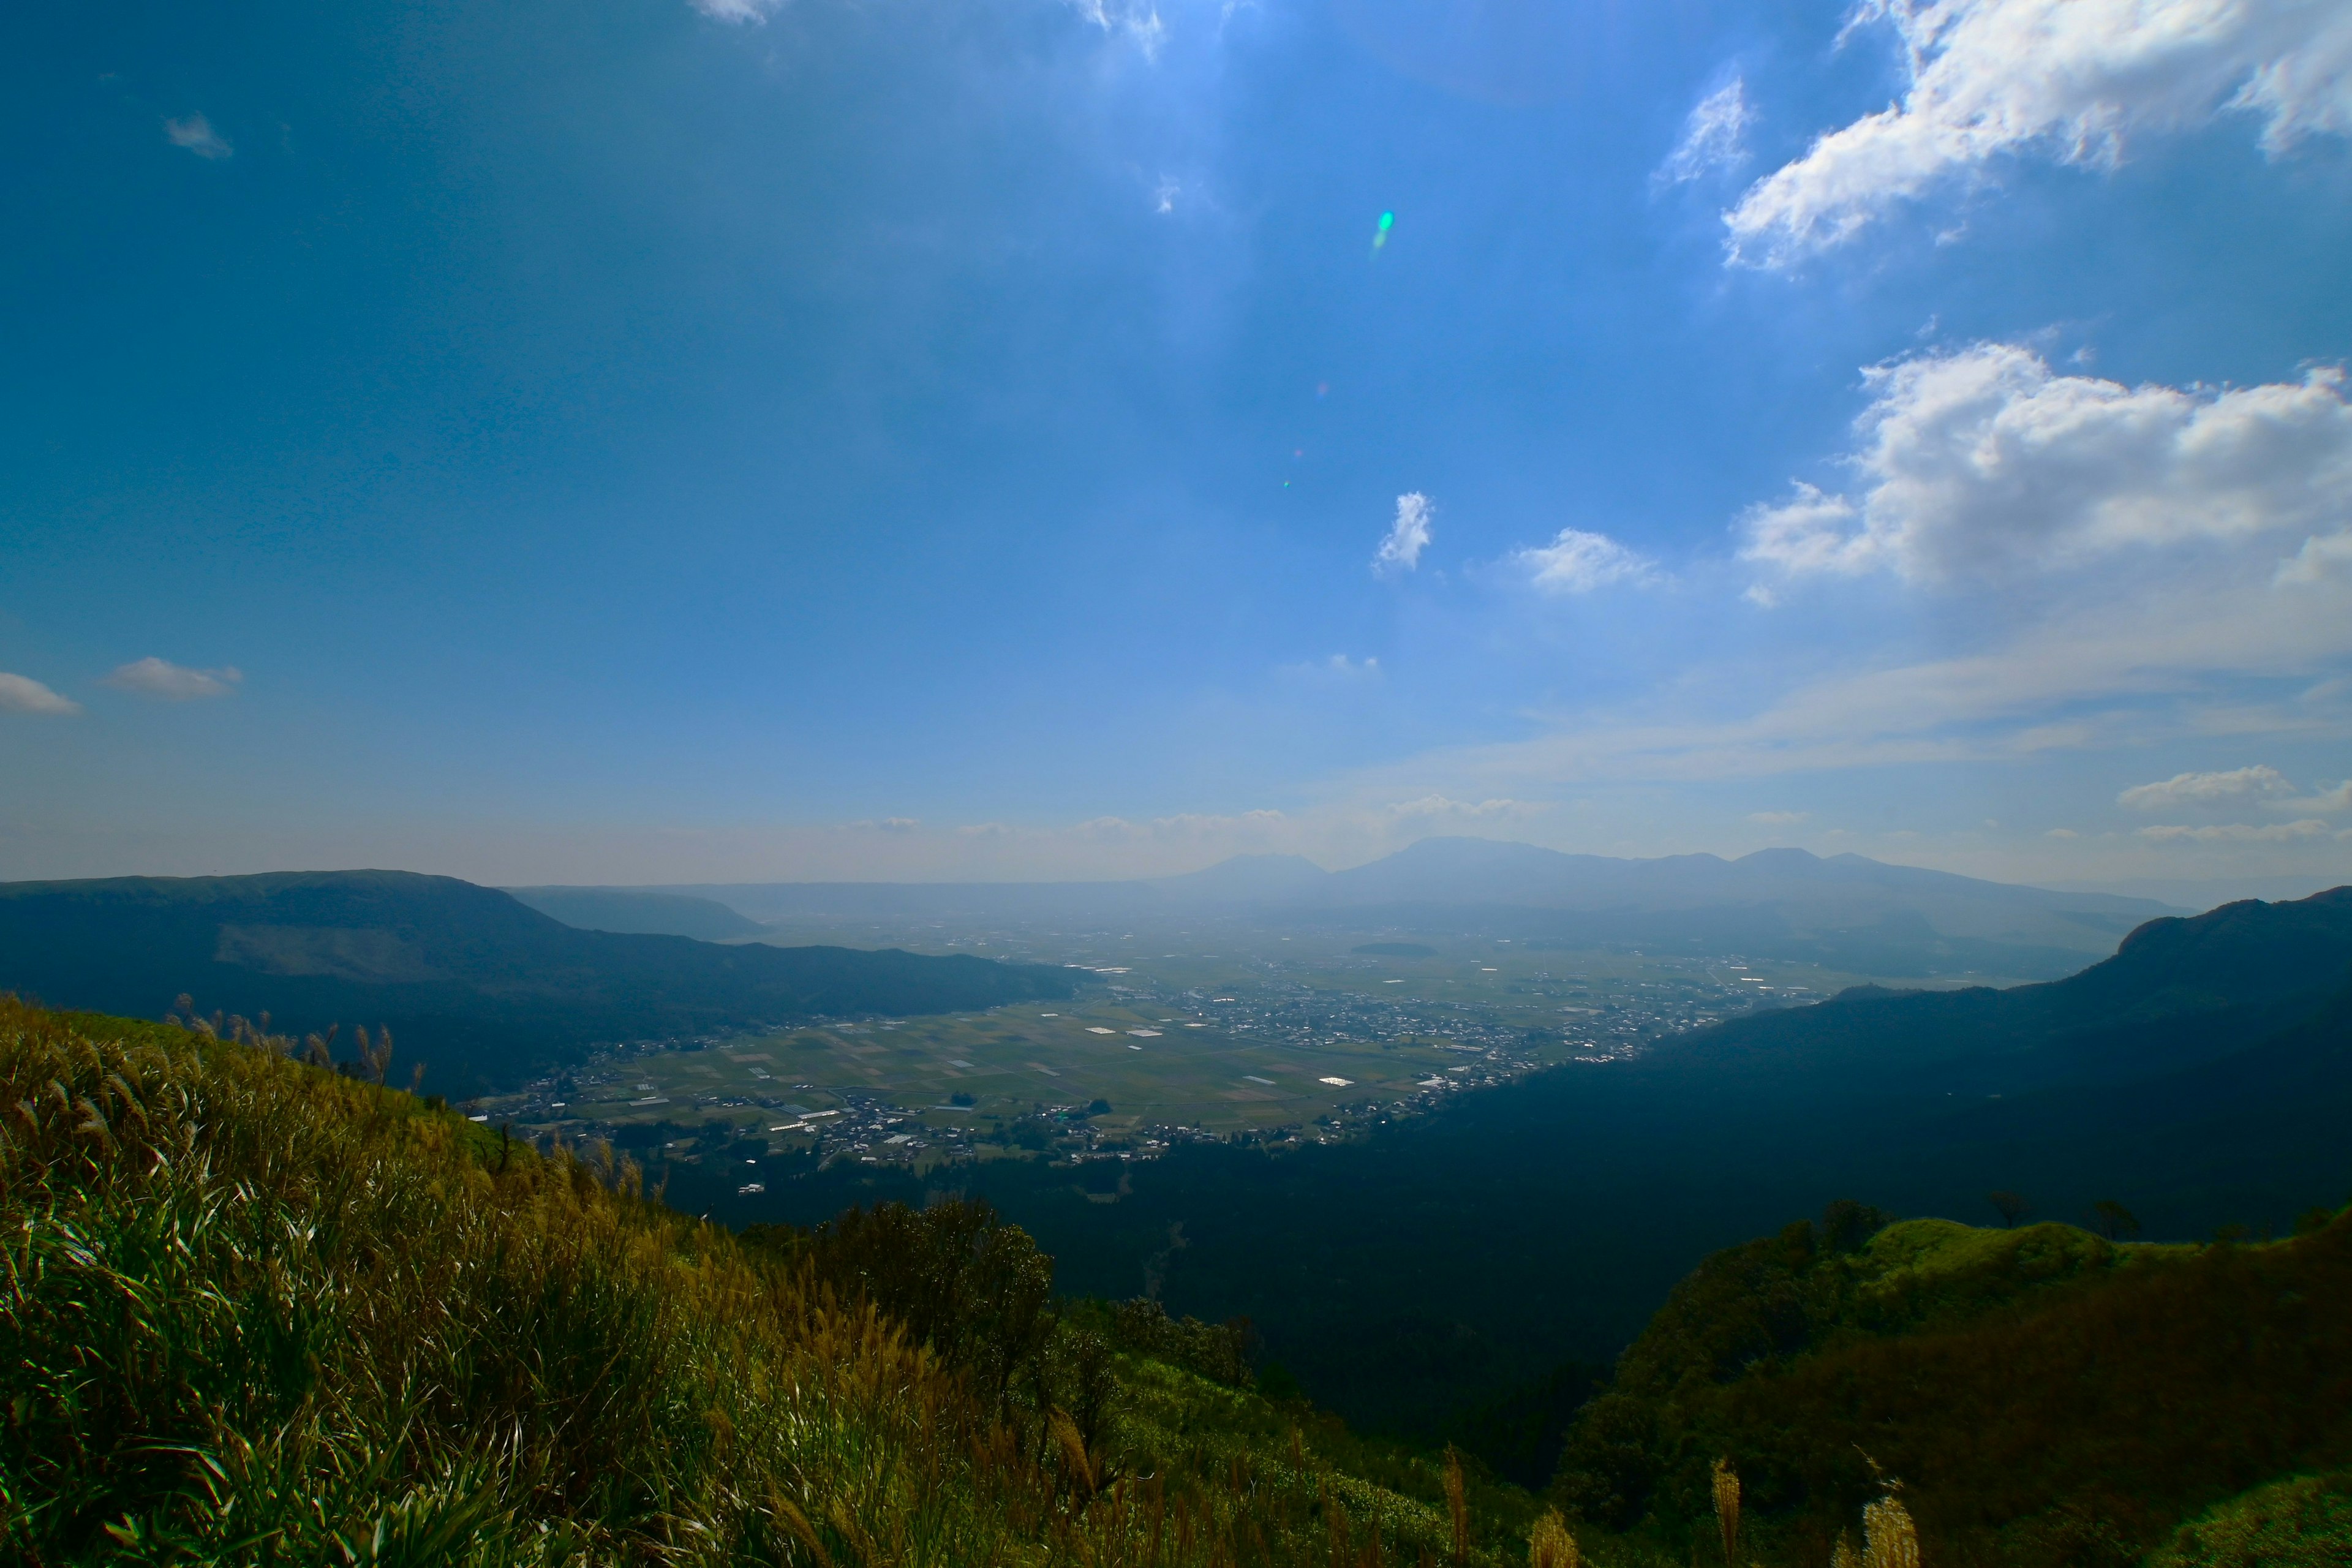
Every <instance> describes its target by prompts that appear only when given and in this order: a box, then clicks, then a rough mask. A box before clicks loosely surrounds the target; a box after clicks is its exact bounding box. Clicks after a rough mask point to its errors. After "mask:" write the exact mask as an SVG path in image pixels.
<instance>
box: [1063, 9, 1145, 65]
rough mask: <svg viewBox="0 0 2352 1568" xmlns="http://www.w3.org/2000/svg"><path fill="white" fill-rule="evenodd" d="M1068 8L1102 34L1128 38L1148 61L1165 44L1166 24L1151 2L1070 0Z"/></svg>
mask: <svg viewBox="0 0 2352 1568" xmlns="http://www.w3.org/2000/svg"><path fill="white" fill-rule="evenodd" d="M1069 5H1070V8H1071V9H1072V10H1074V11H1076V13H1077V14H1078V15H1079V16H1084V17H1085V18H1086V19H1087V21H1089V22H1092V23H1093V24H1094V25H1095V26H1097V27H1100V28H1101V29H1102V30H1103V31H1104V32H1106V33H1109V34H1112V35H1114V36H1116V37H1123V38H1125V39H1127V40H1128V41H1129V43H1131V44H1133V45H1134V46H1135V47H1137V48H1138V49H1139V50H1141V51H1142V53H1143V55H1144V58H1147V59H1149V58H1154V57H1156V56H1158V54H1159V53H1160V46H1161V45H1162V44H1164V43H1166V42H1167V41H1168V24H1167V23H1166V22H1164V21H1162V20H1161V19H1160V7H1159V6H1158V5H1156V4H1154V0H1069Z"/></svg>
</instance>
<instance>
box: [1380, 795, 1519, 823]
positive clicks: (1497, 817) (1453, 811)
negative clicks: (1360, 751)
mask: <svg viewBox="0 0 2352 1568" xmlns="http://www.w3.org/2000/svg"><path fill="white" fill-rule="evenodd" d="M1546 809H1547V807H1546V805H1545V804H1544V803H1542V802H1539V801H1525V800H1504V799H1496V800H1475V801H1474V800H1454V799H1452V798H1450V797H1448V796H1446V795H1423V796H1422V797H1421V798H1420V799H1418V800H1400V801H1396V802H1394V803H1392V804H1391V805H1389V807H1388V808H1387V815H1388V816H1390V817H1391V819H1393V820H1395V821H1397V822H1399V823H1415V824H1420V823H1433V822H1434V823H1449V822H1450V823H1500V822H1524V821H1525V820H1527V819H1528V817H1530V816H1536V815H1538V813H1540V812H1542V811H1544V810H1546Z"/></svg>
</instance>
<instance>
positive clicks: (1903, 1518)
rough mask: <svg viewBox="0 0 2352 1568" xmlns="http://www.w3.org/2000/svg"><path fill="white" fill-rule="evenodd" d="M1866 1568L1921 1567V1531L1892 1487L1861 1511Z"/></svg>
mask: <svg viewBox="0 0 2352 1568" xmlns="http://www.w3.org/2000/svg"><path fill="white" fill-rule="evenodd" d="M1862 1562H1863V1568H1919V1531H1918V1529H1917V1527H1916V1526H1915V1525H1914V1524H1913V1523H1912V1522H1911V1511H1910V1510H1908V1509H1906V1508H1905V1507H1904V1506H1903V1502H1902V1500H1901V1499H1900V1498H1897V1497H1896V1496H1895V1492H1894V1490H1893V1489H1891V1488H1890V1489H1888V1491H1887V1493H1886V1495H1885V1497H1882V1498H1880V1499H1879V1500H1877V1501H1876V1502H1874V1503H1872V1504H1871V1505H1870V1506H1869V1507H1867V1508H1865V1509H1864V1510H1862Z"/></svg>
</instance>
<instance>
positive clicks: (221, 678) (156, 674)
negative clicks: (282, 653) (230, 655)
mask: <svg viewBox="0 0 2352 1568" xmlns="http://www.w3.org/2000/svg"><path fill="white" fill-rule="evenodd" d="M243 679H245V676H244V675H243V674H242V673H241V672H239V671H238V670H236V669H235V668H221V669H190V668H187V667H186V666H184V665H178V664H173V663H172V662H171V661H170V660H169V659H163V658H152V657H151V658H142V659H138V660H135V661H133V662H131V663H130V664H126V665H124V666H122V667H121V668H119V669H117V670H116V671H115V672H114V673H113V674H111V675H110V676H108V677H107V678H106V682H105V683H106V684H107V685H109V686H111V687H113V688H114V689H117V690H118V691H136V692H138V693H139V694H140V695H141V696H142V697H160V698H162V699H163V700H164V701H166V702H194V701H200V700H204V699H206V698H212V697H229V696H234V695H235V694H236V688H237V684H238V682H240V681H242V680H243Z"/></svg>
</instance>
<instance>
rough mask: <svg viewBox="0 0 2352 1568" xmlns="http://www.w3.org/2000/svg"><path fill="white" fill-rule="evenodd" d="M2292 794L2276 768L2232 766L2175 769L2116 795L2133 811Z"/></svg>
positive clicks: (2236, 801) (2167, 809) (2217, 803)
mask: <svg viewBox="0 0 2352 1568" xmlns="http://www.w3.org/2000/svg"><path fill="white" fill-rule="evenodd" d="M2293 794H2294V785H2293V784H2289V783H2288V782H2287V781H2286V779H2285V777H2284V775H2283V774H2281V773H2280V772H2279V771H2278V770H2277V769H2276V768H2266V767H2262V766H2255V767H2251V768H2232V769H2231V770H2230V771H2229V772H2227V773H2175V774H2173V775H2172V776H2171V777H2170V778H2168V779H2165V780H2163V781H2161V782H2160V783H2158V784H2134V785H2132V787H2131V788H2129V789H2127V790H2126V791H2124V792H2123V793H2122V794H2121V795H2117V796H2116V804H2117V805H2127V806H2130V807H2131V808H2132V809H2133V810H2135V811H2169V810H2173V809H2176V808H2178V807H2180V806H2184V805H2234V804H2236V803H2238V802H2240V801H2245V800H2267V799H2272V798H2274V797H2276V796H2279V795H2293Z"/></svg>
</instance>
